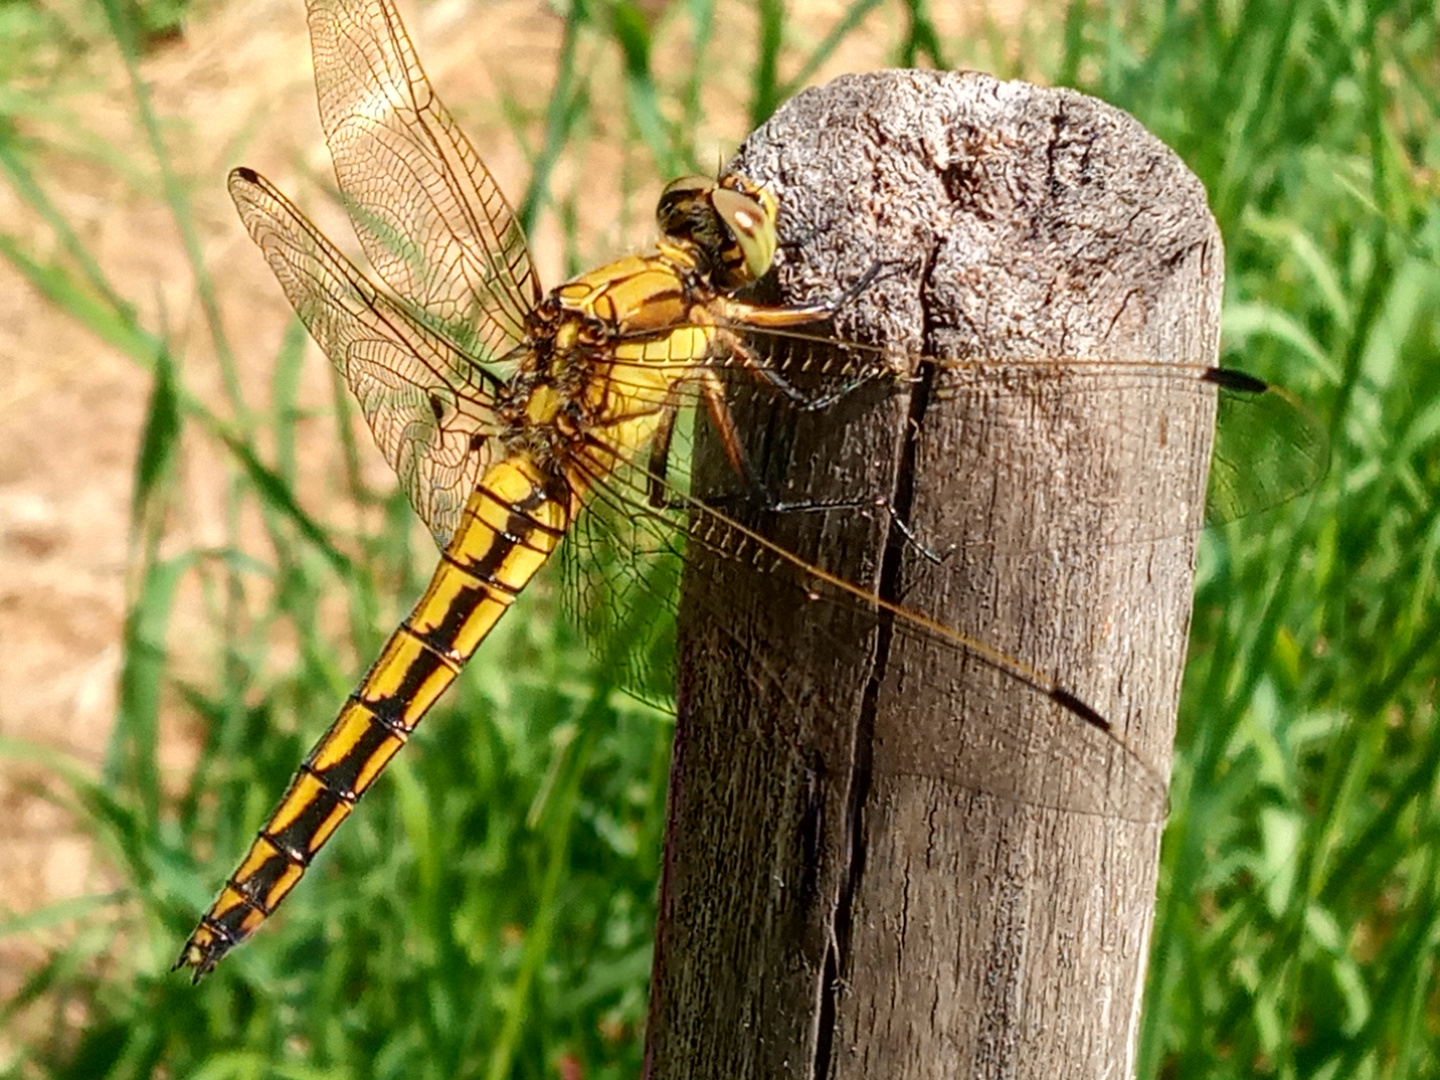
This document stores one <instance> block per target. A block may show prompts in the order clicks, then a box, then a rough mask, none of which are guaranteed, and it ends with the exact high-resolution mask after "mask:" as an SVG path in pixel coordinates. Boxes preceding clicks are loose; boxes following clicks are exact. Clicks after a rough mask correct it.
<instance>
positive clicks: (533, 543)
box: [175, 458, 570, 980]
mask: <svg viewBox="0 0 1440 1080" xmlns="http://www.w3.org/2000/svg"><path fill="white" fill-rule="evenodd" d="M569 502H570V501H569V499H568V498H567V497H566V496H565V495H564V494H563V493H558V492H555V491H554V490H553V489H551V488H548V487H547V485H546V482H545V479H544V477H543V476H542V475H541V474H540V472H539V470H538V469H537V468H536V467H535V466H534V465H533V464H532V463H531V462H530V461H528V460H527V459H524V458H516V459H511V460H506V461H502V462H499V463H497V464H496V465H494V466H492V467H491V468H490V469H489V470H488V471H487V472H486V474H485V476H484V477H482V478H481V480H480V482H479V484H478V485H477V486H476V488H475V491H474V492H473V493H472V494H471V496H470V498H469V501H468V502H467V503H466V507H465V512H464V516H463V517H462V519H461V522H460V526H459V528H458V529H457V530H456V532H455V536H454V539H452V540H451V542H450V544H449V546H448V547H447V548H446V549H445V552H444V554H443V555H442V556H441V559H440V565H439V566H438V567H436V570H435V574H434V576H433V577H432V578H431V579H430V586H429V588H427V589H426V590H425V595H424V596H422V597H421V598H420V601H419V603H417V604H416V605H415V609H414V610H413V611H412V612H411V613H410V615H409V617H408V618H407V619H406V620H405V621H404V622H403V623H401V624H400V627H399V629H397V630H396V631H395V633H394V634H392V635H391V636H390V640H389V641H387V642H386V643H385V648H384V649H383V650H382V651H381V653H380V657H379V659H377V660H376V661H375V663H374V665H373V666H372V667H371V668H370V671H369V673H368V674H366V676H365V678H364V680H363V681H362V682H361V683H360V685H359V686H358V687H357V688H356V689H355V692H354V693H352V694H351V695H350V698H349V700H348V701H346V703H345V705H344V706H343V707H342V708H341V710H340V715H339V716H337V717H336V718H335V721H334V723H332V724H331V725H330V729H329V730H328V731H327V732H325V734H324V736H323V737H322V738H321V739H320V741H319V742H318V743H316V744H315V748H314V749H313V750H311V751H310V754H309V755H308V756H307V757H306V759H305V762H304V764H302V765H301V766H300V769H299V771H297V772H296V774H295V776H294V778H293V779H292V780H291V781H290V787H289V789H288V790H287V791H286V792H285V795H284V797H283V798H282V799H281V800H280V804H279V805H278V806H277V807H276V808H275V810H274V812H273V813H272V814H271V815H270V818H269V820H268V821H266V822H265V824H264V825H263V826H262V827H261V829H260V832H259V835H257V836H256V838H255V841H254V843H252V844H251V845H250V850H249V851H248V852H247V853H246V855H245V858H244V859H243V860H242V861H241V863H240V865H239V867H238V868H236V870H235V873H234V874H232V875H231V877H230V879H229V881H227V882H226V884H225V887H224V888H223V889H222V890H221V891H220V895H219V896H218V897H216V899H215V902H214V903H213V904H211V906H210V910H209V911H207V912H206V913H205V915H204V917H203V918H202V919H201V920H200V925H199V926H198V927H196V929H195V932H194V933H193V934H191V935H190V939H189V940H188V941H187V942H186V943H185V948H184V949H183V950H182V952H181V954H180V959H179V960H178V961H176V964H175V966H176V967H177V968H179V967H184V966H186V965H189V966H191V967H193V968H195V978H196V979H197V980H198V979H199V978H200V977H201V976H202V975H204V974H206V973H207V972H208V971H210V969H211V968H213V967H214V966H215V965H216V964H217V963H218V962H219V961H220V959H221V957H223V956H224V955H225V954H226V953H227V952H229V951H230V950H231V949H233V948H234V947H235V946H236V945H238V944H239V943H240V942H241V941H244V940H245V938H247V937H249V936H250V935H251V934H252V933H254V932H255V930H256V928H258V927H259V926H260V924H261V923H263V922H264V921H265V920H266V919H267V918H269V917H270V915H271V914H272V913H273V912H274V911H275V908H276V907H277V906H279V904H280V901H282V900H284V899H285V897H286V896H287V895H288V894H289V893H290V890H291V889H293V888H294V887H295V885H296V883H297V882H299V880H300V878H301V877H302V876H303V875H304V873H305V871H306V869H308V867H309V866H310V862H311V860H313V859H314V857H315V853H316V852H318V851H319V850H320V848H321V847H322V846H324V844H325V841H326V840H328V839H330V837H331V835H332V834H333V833H334V832H335V830H336V829H337V828H338V827H339V826H340V823H341V822H342V821H344V820H345V819H346V818H347V817H349V816H350V812H351V810H353V809H354V808H355V803H356V802H357V801H358V800H359V798H360V796H361V795H363V794H365V792H366V791H367V790H368V789H369V787H370V785H371V784H372V783H374V781H375V778H376V777H377V776H379V775H380V773H381V771H382V770H383V769H384V768H385V766H386V765H387V764H388V763H389V761H390V759H391V758H392V757H394V756H395V754H396V753H397V752H399V750H400V748H401V747H402V746H404V745H405V742H406V740H407V739H408V738H409V737H410V733H411V732H412V731H414V730H415V727H416V725H417V724H419V723H420V720H421V718H422V717H424V715H425V713H426V711H427V710H428V709H429V708H430V706H431V705H433V704H434V703H435V700H436V699H437V698H438V697H439V696H440V694H441V693H443V692H444V690H445V688H446V687H448V686H449V685H450V684H451V683H452V682H454V680H455V676H456V675H458V674H459V672H460V668H461V667H463V666H464V664H465V661H467V660H468V659H470V656H471V655H472V654H473V653H474V652H475V650H476V648H478V647H479V645H480V642H481V641H483V640H484V639H485V635H486V634H488V633H489V632H490V630H491V628H492V627H494V625H495V624H496V622H498V621H499V619H500V616H501V615H503V614H505V612H506V611H507V610H508V609H509V607H510V605H511V604H512V603H513V602H514V600H515V597H516V596H517V595H518V594H519V592H520V590H521V589H523V588H524V587H525V586H526V584H528V583H529V581H530V579H531V578H532V577H534V576H535V573H536V571H538V570H539V569H540V567H541V566H543V565H544V563H545V560H546V559H548V558H549V557H550V554H551V553H552V552H553V551H554V550H555V547H556V546H557V545H558V544H559V542H560V538H561V536H563V535H564V531H565V527H566V525H567V524H568V523H569V517H570V505H569Z"/></svg>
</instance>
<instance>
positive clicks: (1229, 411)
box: [717, 326, 1329, 548]
mask: <svg viewBox="0 0 1440 1080" xmlns="http://www.w3.org/2000/svg"><path fill="white" fill-rule="evenodd" d="M731 332H732V334H733V336H734V338H735V339H736V340H737V341H738V343H739V346H740V347H739V348H738V349H737V350H736V351H735V352H734V355H733V356H727V357H726V358H724V359H723V360H720V361H717V364H720V365H721V374H722V375H723V377H724V379H725V381H726V382H727V385H729V386H730V387H731V388H732V389H733V392H734V393H736V394H739V395H741V396H745V395H755V394H760V395H764V396H770V397H781V398H785V399H787V401H788V404H790V405H791V406H794V407H799V408H801V409H822V408H824V409H828V408H831V407H832V406H835V405H837V404H840V403H842V402H844V401H845V399H847V398H851V397H857V396H860V397H863V396H864V395H867V394H873V393H875V392H877V390H879V391H882V392H883V391H884V390H886V389H887V388H888V390H889V391H890V392H905V393H923V394H924V395H925V396H926V398H927V400H928V401H929V402H930V403H931V407H937V406H938V407H943V408H949V409H953V410H957V411H958V412H959V413H960V414H961V417H962V421H963V418H964V417H967V416H973V417H975V418H977V419H976V420H975V421H974V423H976V424H994V423H996V422H997V420H996V418H997V417H1000V418H1002V419H1001V420H1000V421H999V422H1001V423H1004V422H1007V421H1005V420H1004V419H1003V418H1005V417H1011V418H1013V419H1012V420H1010V421H1008V422H1012V423H1024V424H1026V425H1031V424H1034V423H1035V422H1036V421H1037V418H1048V419H1047V420H1045V422H1048V423H1050V424H1051V425H1052V427H1051V429H1050V430H1048V431H1033V430H1032V431H1030V432H1029V437H1032V438H1038V439H1041V440H1046V441H1049V442H1052V443H1054V442H1063V441H1064V440H1065V439H1066V438H1068V437H1070V436H1069V433H1068V432H1067V431H1066V430H1065V427H1064V424H1065V423H1066V418H1067V417H1075V416H1083V417H1085V418H1087V420H1090V421H1093V419H1094V418H1105V421H1106V423H1105V439H1104V445H1103V446H1102V447H1101V448H1100V454H1099V457H1101V458H1104V459H1105V460H1115V461H1141V462H1144V461H1147V460H1149V457H1150V456H1151V455H1152V454H1153V452H1154V448H1155V447H1163V446H1165V444H1166V441H1167V437H1168V435H1167V430H1166V429H1167V427H1169V426H1170V425H1171V424H1172V422H1173V420H1174V418H1175V417H1176V416H1177V415H1178V414H1179V413H1180V412H1182V411H1183V410H1185V409H1187V408H1190V407H1201V408H1215V409H1217V422H1216V433H1215V443H1214V448H1213V451H1212V456H1211V461H1210V474H1209V485H1208V488H1207V493H1206V505H1205V520H1204V524H1205V525H1216V524H1220V523H1223V522H1227V521H1234V520H1237V519H1240V518H1244V517H1248V516H1250V515H1253V514H1258V513H1262V512H1264V511H1266V510H1270V509H1273V508H1275V507H1277V506H1280V505H1282V504H1284V503H1286V502H1288V501H1290V500H1291V499H1294V498H1296V497H1297V496H1299V495H1301V494H1303V493H1304V492H1307V491H1309V490H1311V489H1312V488H1314V487H1315V486H1316V485H1317V484H1318V483H1319V482H1320V480H1321V479H1322V478H1323V477H1324V475H1325V472H1326V470H1327V468H1328V465H1329V452H1328V442H1327V439H1326V436H1325V432H1324V430H1323V428H1322V427H1321V426H1320V424H1319V423H1318V421H1317V420H1316V418H1315V417H1314V415H1313V414H1312V413H1311V412H1310V411H1309V410H1308V409H1306V408H1305V406H1304V405H1303V404H1301V403H1300V402H1299V401H1298V400H1297V399H1296V398H1295V397H1294V396H1293V395H1292V394H1290V393H1289V392H1288V391H1286V390H1285V389H1284V388H1282V387H1277V386H1272V385H1270V384H1268V383H1265V382H1263V381H1262V380H1260V379H1257V378H1255V377H1253V376H1250V375H1247V374H1245V373H1243V372H1239V371H1235V370H1232V369H1228V368H1220V367H1206V366H1200V365H1188V364H1164V363H1157V362H1154V361H1132V360H1126V359H1113V358H1104V359H1093V360H1092V359H1053V358H1045V357H1038V358H1035V359H1025V360H1014V359H1005V360H1000V359H990V358H972V357H966V358H959V359H936V358H930V357H913V356H909V355H905V354H897V353H893V352H889V351H886V350H884V349H880V348H876V347H873V346H868V345H863V344H859V343H855V342H840V341H836V340H835V339H833V338H828V337H825V336H823V335H812V334H807V333H797V332H792V331H773V330H756V329H751V328H746V327H742V326H736V327H733V328H732V331H731ZM777 383H779V384H781V385H782V386H783V389H777V385H776V384H777ZM1062 400H1063V401H1065V402H1067V403H1068V406H1067V407H1066V408H1063V409H1062V408H1056V407H1054V406H1055V403H1056V402H1058V401H1062ZM1001 403H1009V407H1008V408H998V407H997V406H998V405H1000V404H1001ZM1157 403H1158V407H1157ZM989 434H990V436H992V437H993V436H994V435H996V434H998V433H995V432H991V433H989ZM995 441H996V442H999V441H1000V440H999V439H995ZM1067 479H1069V478H1067V477H1065V476H1057V477H1056V478H1055V480H1056V483H1057V485H1058V486H1057V488H1056V489H1055V491H1054V492H1052V497H1053V499H1054V501H1055V502H1056V504H1057V509H1059V510H1061V511H1063V512H1064V513H1068V514H1071V515H1073V516H1074V518H1075V521H1074V525H1073V529H1072V530H1070V531H1069V532H1067V531H1066V530H1057V533H1056V536H1057V543H1059V544H1070V543H1077V544H1078V543H1092V544H1093V543H1100V544H1116V543H1130V542H1136V541H1141V540H1151V539H1157V538H1159V537H1160V536H1165V535H1181V534H1184V533H1187V532H1194V531H1195V530H1196V529H1197V528H1198V527H1200V524H1201V523H1200V522H1195V521H1176V522H1173V523H1171V524H1169V525H1167V526H1164V527H1162V528H1161V529H1160V531H1158V532H1156V531H1155V530H1154V529H1153V528H1149V529H1148V530H1147V527H1145V526H1136V525H1135V524H1134V523H1133V522H1127V521H1125V520H1123V519H1114V520H1101V519H1100V517H1098V516H1097V515H1096V514H1094V513H1088V512H1087V511H1089V510H1093V509H1095V507H1094V506H1093V505H1088V506H1087V501H1088V502H1089V503H1090V504H1093V502H1094V500H1095V496H1094V495H1093V494H1090V495H1088V496H1085V497H1083V498H1082V497H1081V496H1079V495H1076V496H1075V497H1074V498H1067V497H1066V494H1065V483H1066V481H1067ZM1115 479H1116V482H1117V483H1120V484H1123V483H1126V482H1129V481H1130V480H1131V479H1132V478H1131V477H1127V476H1121V475H1117V476H1116V478H1115ZM975 480H976V483H977V484H982V485H983V484H990V485H993V486H994V489H995V490H994V491H993V498H994V501H996V502H1003V501H1005V499H1006V493H1005V491H1004V490H1003V488H1004V485H1005V482H1006V481H1005V477H1004V475H1003V470H998V471H997V472H995V473H994V474H993V475H991V476H989V477H986V476H979V475H977V476H976V478H975ZM776 494H777V495H778V497H779V499H780V501H781V502H784V501H785V498H784V493H783V492H779V493H776ZM855 498H856V499H857V500H863V499H864V498H865V494H864V493H862V492H857V493H856V494H855ZM936 542H937V546H938V547H941V548H943V547H944V546H945V544H944V542H943V540H941V539H940V538H937V541H936Z"/></svg>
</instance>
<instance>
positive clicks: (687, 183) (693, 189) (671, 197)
mask: <svg viewBox="0 0 1440 1080" xmlns="http://www.w3.org/2000/svg"><path fill="white" fill-rule="evenodd" d="M714 188H715V181H714V180H712V179H711V178H710V177H708V176H682V177H680V178H679V179H678V180H671V181H670V183H668V184H666V185H665V189H664V190H663V191H661V192H660V201H659V202H658V203H657V204H656V206H655V220H656V221H658V222H659V223H660V231H661V232H662V233H664V234H665V235H666V236H675V235H677V234H678V235H681V236H684V235H688V234H689V232H690V230H689V229H688V228H686V227H685V224H686V222H690V221H694V220H695V218H696V213H697V210H699V211H700V212H702V213H703V211H704V209H705V207H706V206H707V205H708V203H709V200H710V192H711V191H712V190H714Z"/></svg>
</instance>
